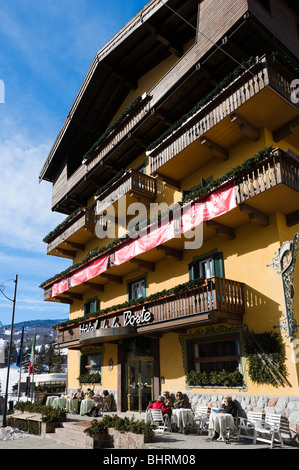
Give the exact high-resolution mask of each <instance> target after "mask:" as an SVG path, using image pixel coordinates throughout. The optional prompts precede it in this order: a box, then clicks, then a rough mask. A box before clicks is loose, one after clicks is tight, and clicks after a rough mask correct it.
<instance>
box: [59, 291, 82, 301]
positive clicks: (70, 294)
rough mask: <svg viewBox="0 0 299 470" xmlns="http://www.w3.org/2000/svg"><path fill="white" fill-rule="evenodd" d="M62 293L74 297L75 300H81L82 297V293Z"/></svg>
mask: <svg viewBox="0 0 299 470" xmlns="http://www.w3.org/2000/svg"><path fill="white" fill-rule="evenodd" d="M64 295H67V296H68V297H70V298H71V299H75V300H82V299H83V295H82V294H75V293H74V292H64Z"/></svg>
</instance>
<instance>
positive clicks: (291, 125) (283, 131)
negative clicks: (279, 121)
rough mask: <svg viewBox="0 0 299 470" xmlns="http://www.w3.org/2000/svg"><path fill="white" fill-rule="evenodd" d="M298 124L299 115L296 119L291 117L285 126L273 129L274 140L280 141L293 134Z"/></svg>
mask: <svg viewBox="0 0 299 470" xmlns="http://www.w3.org/2000/svg"><path fill="white" fill-rule="evenodd" d="M297 126H299V116H296V117H295V118H294V119H291V120H290V121H288V122H286V123H285V124H284V125H283V126H281V127H279V128H278V129H276V130H275V131H273V139H274V142H279V141H280V140H282V139H285V138H286V137H288V136H289V135H290V134H293V132H294V129H295V127H297Z"/></svg>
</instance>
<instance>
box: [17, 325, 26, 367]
mask: <svg viewBox="0 0 299 470" xmlns="http://www.w3.org/2000/svg"><path fill="white" fill-rule="evenodd" d="M23 338H24V325H23V330H22V335H21V341H20V346H19V351H18V355H17V361H16V366H17V367H21V360H22V351H23Z"/></svg>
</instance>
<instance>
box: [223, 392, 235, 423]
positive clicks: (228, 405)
mask: <svg viewBox="0 0 299 470" xmlns="http://www.w3.org/2000/svg"><path fill="white" fill-rule="evenodd" d="M222 408H223V413H229V414H230V415H232V416H233V417H234V418H236V417H237V415H238V409H237V407H236V404H235V402H234V401H233V400H232V397H225V399H224V404H223V405H222Z"/></svg>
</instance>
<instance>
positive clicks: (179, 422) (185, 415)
mask: <svg viewBox="0 0 299 470" xmlns="http://www.w3.org/2000/svg"><path fill="white" fill-rule="evenodd" d="M171 424H172V425H174V426H177V427H178V428H179V429H180V431H181V432H183V431H184V429H185V428H186V427H187V426H188V425H189V426H193V424H194V418H193V413H192V411H191V410H189V408H176V409H173V410H172V413H171Z"/></svg>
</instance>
